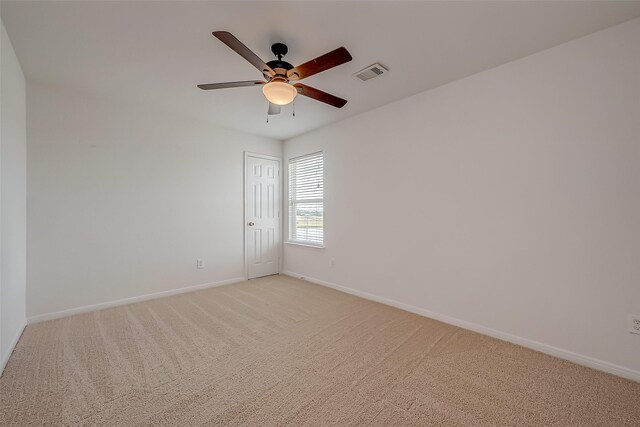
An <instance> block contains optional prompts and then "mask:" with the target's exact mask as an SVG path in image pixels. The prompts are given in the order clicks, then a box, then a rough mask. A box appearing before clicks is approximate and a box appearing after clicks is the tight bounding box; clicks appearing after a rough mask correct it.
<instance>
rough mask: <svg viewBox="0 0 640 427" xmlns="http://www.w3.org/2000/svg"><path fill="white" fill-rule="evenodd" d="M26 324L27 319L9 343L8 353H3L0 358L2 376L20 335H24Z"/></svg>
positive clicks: (0, 373)
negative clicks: (0, 358)
mask: <svg viewBox="0 0 640 427" xmlns="http://www.w3.org/2000/svg"><path fill="white" fill-rule="evenodd" d="M26 326H27V322H26V321H25V322H24V323H23V324H22V326H21V327H20V329H18V333H17V334H16V336H15V337H13V341H11V344H10V345H9V348H8V349H7V351H6V353H5V354H3V355H2V360H0V377H1V376H2V374H3V373H4V368H5V367H6V366H7V363H9V358H10V357H11V353H13V349H14V348H16V344H18V341H19V340H20V337H21V336H22V332H24V328H25V327H26Z"/></svg>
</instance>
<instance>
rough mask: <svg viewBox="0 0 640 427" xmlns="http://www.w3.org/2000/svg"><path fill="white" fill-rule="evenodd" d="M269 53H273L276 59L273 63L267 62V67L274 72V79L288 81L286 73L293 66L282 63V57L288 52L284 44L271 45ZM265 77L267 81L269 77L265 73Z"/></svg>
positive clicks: (285, 62)
mask: <svg viewBox="0 0 640 427" xmlns="http://www.w3.org/2000/svg"><path fill="white" fill-rule="evenodd" d="M271 52H273V54H274V55H275V56H277V57H278V59H274V60H273V61H269V62H267V65H268V66H269V67H271V69H272V70H273V71H275V72H276V76H275V77H283V78H285V79H286V80H288V79H287V71H289V70H290V69H292V68H293V65H291V64H289V63H288V62H287V61H283V60H282V57H283V56H285V55H286V54H287V52H289V48H287V45H286V44H283V43H275V44H273V45H271ZM265 76H266V77H267V79H269V76H268V75H267V74H266V73H265Z"/></svg>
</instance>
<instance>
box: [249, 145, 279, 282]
mask: <svg viewBox="0 0 640 427" xmlns="http://www.w3.org/2000/svg"><path fill="white" fill-rule="evenodd" d="M245 186H246V189H245V202H244V206H245V230H246V232H245V238H246V241H245V245H246V248H247V249H246V254H247V256H246V263H247V278H249V279H252V278H254V277H262V276H269V275H271V274H278V272H279V269H280V268H279V267H280V204H281V203H280V161H279V160H275V159H271V158H266V157H260V156H258V155H252V154H247V155H246V161H245Z"/></svg>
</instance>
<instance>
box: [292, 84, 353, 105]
mask: <svg viewBox="0 0 640 427" xmlns="http://www.w3.org/2000/svg"><path fill="white" fill-rule="evenodd" d="M293 86H295V87H296V88H298V93H299V94H300V95H304V96H308V97H309V98H313V99H315V100H316V101H320V102H324V103H325V104H329V105H331V106H334V107H336V108H342V107H344V106H345V104H346V103H347V100H346V99H342V98H338V97H337V96H334V95H331V94H330V93H327V92H323V91H321V90H319V89H316V88H313V87H311V86H307V85H303V84H302V83H296V84H294V85H293Z"/></svg>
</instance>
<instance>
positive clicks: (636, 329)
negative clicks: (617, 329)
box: [629, 314, 640, 335]
mask: <svg viewBox="0 0 640 427" xmlns="http://www.w3.org/2000/svg"><path fill="white" fill-rule="evenodd" d="M629 332H630V333H632V334H638V335H640V315H634V314H630V315H629Z"/></svg>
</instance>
